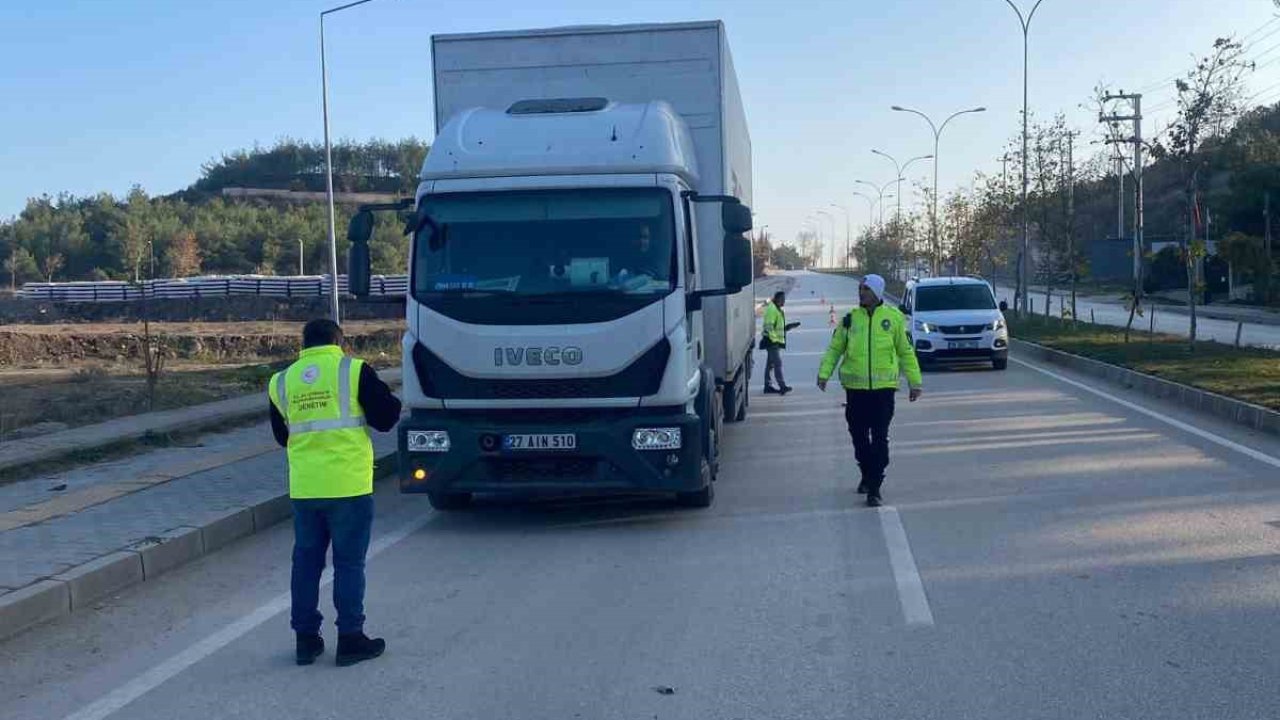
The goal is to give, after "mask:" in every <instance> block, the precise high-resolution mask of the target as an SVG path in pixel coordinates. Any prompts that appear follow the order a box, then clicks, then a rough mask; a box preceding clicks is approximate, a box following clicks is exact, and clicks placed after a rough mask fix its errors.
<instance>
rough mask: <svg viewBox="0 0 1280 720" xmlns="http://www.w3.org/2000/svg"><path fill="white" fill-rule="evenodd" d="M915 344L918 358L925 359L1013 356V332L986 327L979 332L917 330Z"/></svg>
mask: <svg viewBox="0 0 1280 720" xmlns="http://www.w3.org/2000/svg"><path fill="white" fill-rule="evenodd" d="M911 343H912V345H913V346H914V347H915V349H916V357H918V358H919V359H920V360H922V361H924V362H974V361H982V360H1006V359H1008V357H1009V335H1008V333H1007V332H1003V331H1002V332H996V331H994V330H986V331H984V332H982V333H981V334H979V335H947V334H944V333H940V332H933V333H921V332H915V333H913V334H912V336H911Z"/></svg>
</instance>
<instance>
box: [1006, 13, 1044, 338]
mask: <svg viewBox="0 0 1280 720" xmlns="http://www.w3.org/2000/svg"><path fill="white" fill-rule="evenodd" d="M1004 1H1005V2H1007V3H1009V7H1011V8H1013V11H1014V12H1015V13H1017V14H1018V24H1019V25H1020V26H1021V27H1022V258H1021V262H1019V263H1018V312H1019V313H1022V314H1026V312H1027V294H1028V290H1030V288H1031V283H1030V280H1031V278H1030V277H1029V275H1028V272H1027V271H1028V269H1029V268H1030V263H1031V239H1030V238H1031V209H1030V208H1029V207H1028V206H1027V190H1028V187H1029V186H1030V182H1031V181H1030V178H1029V177H1028V176H1027V166H1028V165H1029V163H1028V162H1027V152H1028V149H1027V145H1028V142H1029V141H1028V133H1029V114H1030V110H1029V109H1028V104H1029V103H1028V84H1029V83H1028V74H1029V67H1028V66H1029V63H1030V44H1031V21H1032V20H1033V19H1035V16H1036V10H1039V9H1040V3H1042V2H1044V0H1036V4H1035V5H1033V6H1032V8H1031V12H1030V13H1027V14H1026V15H1025V16H1024V15H1023V14H1022V11H1021V10H1019V9H1018V6H1017V5H1014V4H1013V0H1004Z"/></svg>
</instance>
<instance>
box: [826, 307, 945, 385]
mask: <svg viewBox="0 0 1280 720" xmlns="http://www.w3.org/2000/svg"><path fill="white" fill-rule="evenodd" d="M837 367H839V368H840V384H841V385H843V386H844V387H845V388H846V389H848V390H890V389H895V390H896V389H897V387H898V376H899V375H900V374H903V373H905V374H906V376H907V382H908V383H909V384H910V385H911V387H920V386H921V384H922V383H923V378H922V377H921V375H920V363H919V361H917V360H916V352H915V349H914V348H913V347H912V346H911V339H910V338H909V337H907V322H906V318H905V317H903V315H902V313H901V312H900V311H899V310H898V309H897V308H895V307H890V306H889V305H883V304H882V305H880V306H878V307H876V308H875V310H874V311H873V313H872V314H868V313H867V311H866V310H865V309H863V308H861V307H856V308H854V309H853V310H850V311H849V314H848V315H845V317H844V320H843V321H842V322H841V323H840V325H839V327H837V328H836V331H835V333H834V334H832V336H831V344H830V345H829V346H827V352H826V354H825V355H824V356H823V358H822V365H821V367H820V368H819V369H818V379H819V380H827V379H828V378H830V377H831V375H832V374H833V373H834V372H835V371H836V368H837Z"/></svg>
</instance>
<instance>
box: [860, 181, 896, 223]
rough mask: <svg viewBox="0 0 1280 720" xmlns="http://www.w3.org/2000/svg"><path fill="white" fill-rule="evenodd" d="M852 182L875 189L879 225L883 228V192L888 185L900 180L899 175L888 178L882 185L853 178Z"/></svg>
mask: <svg viewBox="0 0 1280 720" xmlns="http://www.w3.org/2000/svg"><path fill="white" fill-rule="evenodd" d="M854 182H856V183H858V184H859V185H866V186H867V187H869V188H871V189H873V190H875V191H876V195H877V196H878V197H879V198H880V227H882V228H883V227H884V194H885V192H886V191H887V190H888V189H889V186H890V185H892V184H894V183H897V182H902V178H900V177H899V178H894V179H893V180H890V181H889V182H887V183H885V184H884V186H883V187H881V186H879V185H876V184H875V183H872V182H867V181H866V180H854ZM890 197H892V196H890Z"/></svg>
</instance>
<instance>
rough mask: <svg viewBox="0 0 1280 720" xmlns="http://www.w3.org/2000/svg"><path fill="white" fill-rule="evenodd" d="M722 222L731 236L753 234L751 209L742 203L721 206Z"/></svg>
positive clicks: (729, 203)
mask: <svg viewBox="0 0 1280 720" xmlns="http://www.w3.org/2000/svg"><path fill="white" fill-rule="evenodd" d="M720 222H721V224H722V225H724V231H725V232H726V233H728V234H729V235H744V234H746V233H749V232H751V208H749V207H747V206H746V205H743V204H742V203H740V202H727V203H725V204H724V205H722V206H720ZM748 284H749V283H748Z"/></svg>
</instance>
